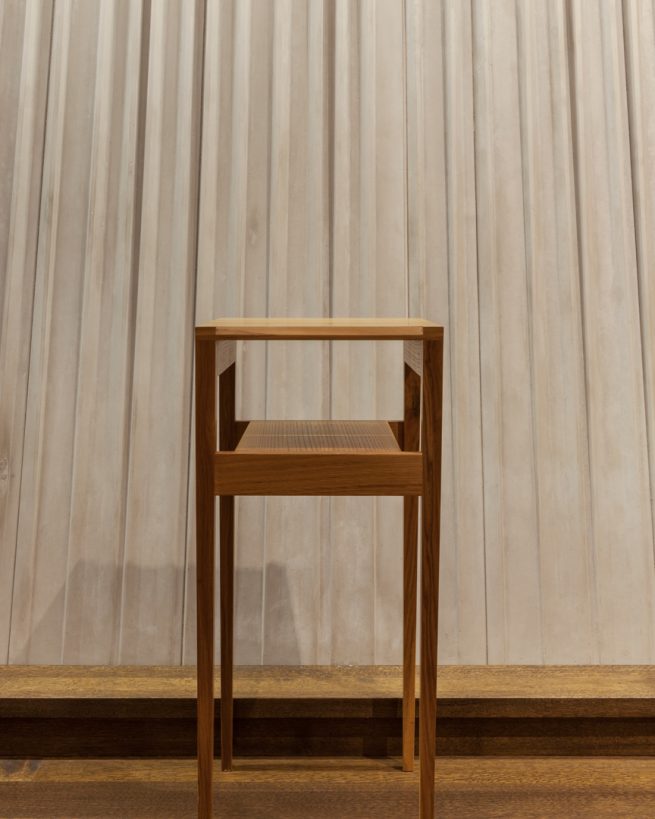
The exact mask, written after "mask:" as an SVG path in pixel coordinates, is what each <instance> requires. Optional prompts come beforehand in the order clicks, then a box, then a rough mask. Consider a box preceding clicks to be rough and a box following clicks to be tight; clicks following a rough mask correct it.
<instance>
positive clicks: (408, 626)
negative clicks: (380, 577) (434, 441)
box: [403, 352, 422, 771]
mask: <svg viewBox="0 0 655 819" xmlns="http://www.w3.org/2000/svg"><path fill="white" fill-rule="evenodd" d="M421 359H422V352H421ZM421 366H422V361H421ZM404 407H405V415H404V421H403V450H405V451H406V452H415V451H417V450H418V447H419V438H420V430H421V379H420V376H419V375H418V373H417V372H416V370H415V369H414V368H413V367H412V366H411V365H409V364H407V363H406V364H405V387H404ZM417 559H418V497H416V496H412V495H407V496H405V497H404V498H403V770H405V771H412V770H413V769H414V734H415V732H416V693H415V681H416V602H417V594H416V588H417V586H416V584H417V566H418V563H417Z"/></svg>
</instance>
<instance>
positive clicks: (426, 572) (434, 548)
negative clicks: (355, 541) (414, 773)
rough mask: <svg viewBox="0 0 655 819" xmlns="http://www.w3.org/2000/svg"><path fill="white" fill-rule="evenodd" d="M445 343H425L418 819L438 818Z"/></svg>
mask: <svg viewBox="0 0 655 819" xmlns="http://www.w3.org/2000/svg"><path fill="white" fill-rule="evenodd" d="M442 388H443V339H442V338H441V339H436V340H430V341H424V342H423V421H422V440H421V450H422V452H423V516H422V545H421V691H420V704H419V755H420V784H419V793H420V796H419V815H420V819H433V816H434V763H435V751H436V748H435V746H436V730H437V634H438V613H439V534H440V522H441V521H440V513H441V503H440V500H441V427H442V406H441V401H442Z"/></svg>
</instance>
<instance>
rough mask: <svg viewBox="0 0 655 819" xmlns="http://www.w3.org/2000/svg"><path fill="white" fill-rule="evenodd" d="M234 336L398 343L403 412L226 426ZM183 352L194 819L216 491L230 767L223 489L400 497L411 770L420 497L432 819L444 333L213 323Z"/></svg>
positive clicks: (422, 328)
mask: <svg viewBox="0 0 655 819" xmlns="http://www.w3.org/2000/svg"><path fill="white" fill-rule="evenodd" d="M245 339H247V340H253V339H256V340H261V341H274V340H290V339H293V340H298V341H302V340H313V341H316V340H326V341H334V340H354V341H363V340H367V341H368V340H380V341H382V340H385V341H389V340H397V341H403V342H404V357H405V366H404V417H403V419H402V420H398V421H241V420H237V419H236V417H235V395H236V391H235V381H236V342H237V340H245ZM195 354H196V358H195V366H196V550H197V639H198V791H199V793H198V797H199V801H198V815H199V816H200V817H201V819H207V817H210V816H212V765H213V755H214V690H213V688H214V683H213V666H214V572H215V548H214V529H215V497H216V495H218V496H219V497H220V522H219V526H220V623H221V767H222V769H223V770H230V769H231V767H232V721H233V680H232V677H233V618H234V588H233V585H234V497H235V495H402V496H403V497H404V515H403V516H404V524H403V768H404V770H406V771H411V770H412V768H413V761H414V723H415V713H414V702H415V683H414V678H415V653H416V585H417V583H416V578H417V536H418V500H419V497H421V498H422V504H423V507H422V510H423V511H422V538H421V541H422V547H421V646H420V657H421V675H420V680H421V689H420V690H421V697H420V700H419V760H420V772H419V780H420V784H419V793H420V797H419V805H420V807H419V813H420V817H421V819H428V817H429V819H432V816H433V815H434V764H435V742H436V686H437V617H438V594H439V530H440V496H441V429H442V392H443V390H442V385H443V328H442V327H438V326H436V325H435V324H432V323H431V322H428V321H424V320H422V319H300V318H299V319H273V318H269V319H218V320H216V321H212V322H209V323H207V324H202V325H199V326H198V327H196V346H195ZM217 377H218V382H219V391H218V392H219V401H218V411H217V401H216V378H217ZM217 427H218V451H217V449H216V443H217ZM419 445H420V449H419Z"/></svg>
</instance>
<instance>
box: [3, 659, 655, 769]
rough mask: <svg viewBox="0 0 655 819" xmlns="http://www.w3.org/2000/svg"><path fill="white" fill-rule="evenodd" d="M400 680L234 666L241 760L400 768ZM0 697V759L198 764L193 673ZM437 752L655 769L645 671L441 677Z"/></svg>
mask: <svg viewBox="0 0 655 819" xmlns="http://www.w3.org/2000/svg"><path fill="white" fill-rule="evenodd" d="M403 678H404V674H403V669H402V667H400V666H395V667H381V666H375V667H353V666H350V667H326V666H320V667H295V668H294V667H288V666H287V667H258V666H257V667H255V666H246V667H239V666H237V667H236V668H235V686H234V692H235V694H236V697H237V699H236V700H235V709H234V718H235V752H236V753H237V755H238V756H239V757H248V756H253V755H255V756H257V755H262V754H269V755H271V756H276V757H279V756H280V755H282V756H284V755H289V754H295V755H299V756H317V755H318V756H325V755H326V754H328V755H329V754H332V755H339V756H341V755H344V756H350V757H358V756H361V755H368V756H370V755H371V754H375V755H382V756H384V755H387V754H391V755H401V754H402V752H403V742H401V737H402V736H403V719H402V717H403V713H404V709H403V701H402V698H401V693H402V690H403ZM417 682H418V681H417ZM0 687H1V689H2V691H3V692H6V697H4V698H3V699H0V735H1V736H2V753H3V755H5V756H11V757H21V758H22V757H30V756H32V757H38V756H45V757H53V756H54V757H56V756H61V755H67V756H72V757H80V756H82V757H84V756H87V757H88V756H98V757H112V756H117V755H131V756H134V757H147V756H165V757H172V756H184V757H187V756H189V757H194V758H195V757H196V753H197V742H196V693H197V681H196V674H195V670H194V669H191V668H180V667H177V668H174V667H167V668H164V667H155V668H153V667H144V666H138V667H130V668H117V667H108V666H106V667H88V666H87V667H83V666H77V667H75V666H71V667H63V666H51V667H38V666H29V667H8V668H7V667H5V668H3V669H2V673H0ZM220 687H221V686H220V674H219V672H218V669H216V670H215V689H216V696H218V697H220ZM417 690H418V687H417ZM217 727H218V726H217ZM405 750H406V745H405ZM215 751H216V753H217V754H218V753H219V752H220V746H219V745H218V743H216V747H215ZM437 752H438V754H439V755H444V754H468V755H474V756H475V755H513V756H516V755H517V754H518V755H521V754H523V755H545V754H546V755H555V756H558V755H559V756H561V755H570V756H580V755H594V756H598V755H603V754H608V753H609V754H613V755H617V756H636V755H641V756H652V755H653V753H655V676H654V672H653V669H652V668H650V667H643V666H642V667H637V666H635V667H600V666H594V667H582V668H581V667H575V666H568V667H538V666H534V667H520V666H516V667H507V666H497V667H491V666H473V667H470V666H441V667H440V668H439V675H438V721H437Z"/></svg>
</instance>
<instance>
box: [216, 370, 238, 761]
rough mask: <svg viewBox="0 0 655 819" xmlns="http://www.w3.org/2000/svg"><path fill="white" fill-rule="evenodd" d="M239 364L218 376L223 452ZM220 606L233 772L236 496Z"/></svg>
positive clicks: (224, 504)
mask: <svg viewBox="0 0 655 819" xmlns="http://www.w3.org/2000/svg"><path fill="white" fill-rule="evenodd" d="M235 402H236V365H235V364H231V365H230V366H229V367H228V368H227V369H226V370H224V371H223V372H222V373H221V374H220V376H219V409H218V412H219V428H218V438H219V445H220V448H221V449H222V450H230V449H234V446H235V445H236V432H235ZM220 541H221V542H220V550H221V558H220V585H221V589H220V597H221V602H220V607H221V770H223V771H230V770H232V744H233V737H232V734H233V727H232V726H233V702H234V693H233V683H232V679H233V672H234V497H232V496H226V497H222V498H221V499H220Z"/></svg>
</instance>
